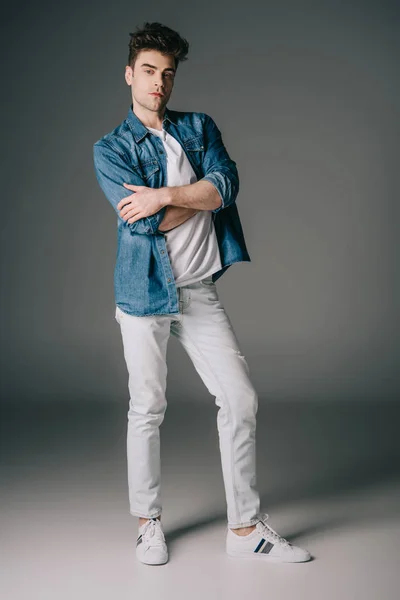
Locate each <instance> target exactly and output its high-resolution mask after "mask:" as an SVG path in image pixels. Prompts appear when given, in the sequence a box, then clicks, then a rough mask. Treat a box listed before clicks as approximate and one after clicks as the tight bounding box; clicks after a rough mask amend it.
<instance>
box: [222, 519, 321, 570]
mask: <svg viewBox="0 0 400 600" xmlns="http://www.w3.org/2000/svg"><path fill="white" fill-rule="evenodd" d="M268 518H269V515H268V514H267V513H261V514H260V515H259V519H260V520H259V522H258V523H257V524H256V528H255V529H254V531H252V532H251V533H250V534H249V535H243V536H240V535H237V533H233V531H232V530H231V529H230V528H228V533H227V536H226V552H227V553H228V554H229V555H230V556H237V557H242V558H243V557H257V558H263V559H264V560H265V559H266V560H268V561H271V562H305V561H307V560H310V558H311V555H310V553H309V552H308V550H303V548H299V547H298V546H293V545H292V544H290V543H289V542H288V541H287V540H285V538H283V537H281V536H280V535H279V534H278V533H277V532H276V531H275V530H274V529H272V527H270V526H269V525H267V524H266V520H267V519H268Z"/></svg>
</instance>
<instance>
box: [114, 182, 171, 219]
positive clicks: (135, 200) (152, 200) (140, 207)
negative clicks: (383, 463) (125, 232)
mask: <svg viewBox="0 0 400 600" xmlns="http://www.w3.org/2000/svg"><path fill="white" fill-rule="evenodd" d="M123 185H124V187H125V188H127V189H129V190H132V191H133V192H134V193H133V194H131V195H130V196H126V197H125V198H122V200H120V201H119V202H118V204H117V208H118V210H119V211H120V214H121V218H122V219H124V221H127V222H128V223H134V222H135V221H138V220H139V219H142V218H143V217H149V216H150V215H154V213H156V212H158V211H159V210H160V208H162V207H163V206H165V205H166V204H167V193H166V192H167V188H156V189H155V188H151V187H146V186H145V185H133V184H131V183H124V184H123ZM121 209H122V210H121Z"/></svg>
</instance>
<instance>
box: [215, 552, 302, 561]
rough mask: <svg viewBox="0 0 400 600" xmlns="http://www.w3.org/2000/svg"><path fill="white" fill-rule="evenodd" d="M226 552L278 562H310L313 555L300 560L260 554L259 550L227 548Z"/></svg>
mask: <svg viewBox="0 0 400 600" xmlns="http://www.w3.org/2000/svg"><path fill="white" fill-rule="evenodd" d="M226 553H227V554H228V555H229V556H232V557H233V558H261V559H262V560H267V561H268V562H276V563H283V562H284V563H299V562H308V561H309V560H310V559H311V556H309V557H307V558H301V559H298V560H288V559H285V558H283V557H280V556H268V554H258V553H257V552H234V551H232V550H231V551H228V550H226Z"/></svg>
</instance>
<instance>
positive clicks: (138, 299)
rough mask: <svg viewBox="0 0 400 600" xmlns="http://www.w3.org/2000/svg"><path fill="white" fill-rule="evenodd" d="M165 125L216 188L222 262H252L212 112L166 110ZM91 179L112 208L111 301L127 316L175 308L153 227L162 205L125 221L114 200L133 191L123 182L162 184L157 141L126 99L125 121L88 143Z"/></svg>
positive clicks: (163, 250)
mask: <svg viewBox="0 0 400 600" xmlns="http://www.w3.org/2000/svg"><path fill="white" fill-rule="evenodd" d="M163 128H164V129H166V131H167V132H168V133H169V134H170V135H172V136H173V137H174V138H175V139H176V140H177V141H178V142H179V143H180V144H181V146H182V148H183V149H184V152H185V154H186V156H187V158H188V160H189V162H190V164H191V166H192V168H193V170H194V172H195V173H196V176H197V180H200V179H204V180H207V181H210V182H211V183H212V184H213V185H214V186H215V187H216V189H217V190H218V193H219V195H220V197H221V205H220V206H219V207H218V208H216V209H214V210H212V213H213V215H212V218H213V222H214V226H215V232H216V236H217V240H218V247H219V251H220V256H221V263H222V269H221V270H219V271H217V272H216V273H213V275H212V281H213V282H215V281H216V280H217V279H219V277H221V275H223V273H224V272H225V271H226V270H227V269H228V267H229V266H230V265H232V264H233V263H235V262H239V261H248V262H250V260H251V259H250V256H249V253H248V251H247V248H246V243H245V239H244V234H243V230H242V225H241V222H240V217H239V213H238V208H237V205H236V198H237V195H238V192H239V176H238V171H237V167H236V163H235V161H233V160H232V159H231V158H230V156H229V154H228V152H227V150H226V148H225V146H224V143H223V141H222V136H221V132H220V130H219V129H218V127H217V125H216V124H215V122H214V121H213V119H212V118H211V117H210V116H209V115H207V114H205V113H200V112H181V111H175V110H170V109H168V108H166V109H165V113H164V118H163ZM93 161H94V170H95V174H96V178H97V181H98V183H99V185H100V187H101V189H102V190H103V192H104V194H105V196H106V198H107V200H108V201H109V202H110V204H111V205H112V207H113V208H114V210H115V212H116V214H117V236H118V237H117V256H116V264H115V269H114V293H115V304H116V306H118V307H119V308H120V309H121V310H122V311H124V312H125V313H127V314H129V315H136V316H145V315H162V314H164V315H167V314H179V294H178V288H177V286H176V285H175V279H174V276H173V272H172V267H171V263H170V260H169V256H168V251H167V246H166V240H165V233H164V232H162V231H160V230H159V229H158V227H159V225H160V223H161V221H162V219H163V217H164V214H165V210H166V207H163V208H161V209H160V210H159V211H158V212H157V213H155V214H154V215H151V216H149V217H144V218H142V219H139V220H138V221H136V222H135V223H128V222H127V221H124V219H122V218H121V216H120V213H119V210H118V209H117V205H118V203H119V201H120V200H121V199H122V198H124V197H125V196H129V195H131V194H132V191H131V190H129V189H127V188H124V187H123V183H124V182H125V183H130V184H133V185H145V186H147V187H152V188H160V187H164V186H166V185H168V183H167V162H166V154H165V151H164V149H163V143H162V140H161V139H160V138H159V137H158V136H156V135H153V134H152V133H151V132H150V131H149V130H148V129H147V128H146V127H145V126H144V125H143V123H142V122H141V121H140V119H139V118H138V117H137V116H136V115H135V113H134V112H133V104H131V105H130V108H129V111H128V115H127V117H126V119H124V121H123V122H122V123H121V124H120V125H118V126H117V127H116V128H115V129H113V130H112V131H111V132H110V133H107V134H105V135H104V136H103V137H102V138H100V139H99V140H98V141H97V142H95V143H94V146H93Z"/></svg>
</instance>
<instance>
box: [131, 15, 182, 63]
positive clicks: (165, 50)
mask: <svg viewBox="0 0 400 600" xmlns="http://www.w3.org/2000/svg"><path fill="white" fill-rule="evenodd" d="M129 35H130V36H131V39H130V40H129V56H128V65H129V66H130V67H131V68H132V70H133V68H134V66H135V61H136V58H137V55H138V54H139V52H140V51H141V50H158V51H159V52H161V53H162V54H171V55H173V56H174V57H175V69H178V65H179V63H180V62H183V61H184V60H187V54H188V51H189V42H188V41H187V40H185V38H183V37H181V36H180V35H179V33H178V32H177V31H174V30H173V29H170V28H169V27H166V25H161V23H157V22H156V23H145V24H144V25H143V28H142V29H140V28H139V27H137V28H136V32H135V33H130V34H129Z"/></svg>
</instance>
